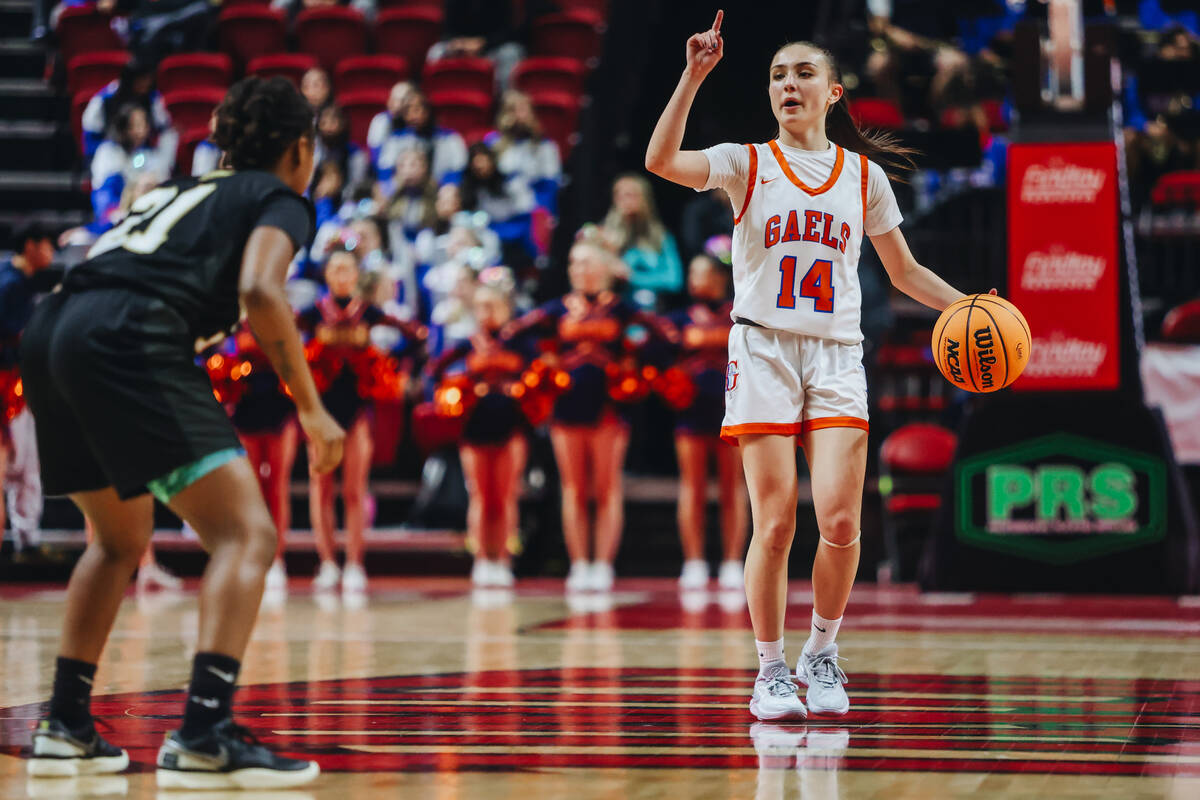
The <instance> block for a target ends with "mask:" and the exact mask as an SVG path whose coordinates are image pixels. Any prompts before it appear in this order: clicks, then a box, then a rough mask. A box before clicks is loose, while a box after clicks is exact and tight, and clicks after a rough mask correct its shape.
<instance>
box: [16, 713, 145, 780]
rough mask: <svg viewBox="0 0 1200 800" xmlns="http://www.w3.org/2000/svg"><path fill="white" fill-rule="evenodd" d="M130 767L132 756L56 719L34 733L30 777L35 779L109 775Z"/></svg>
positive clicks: (93, 734)
mask: <svg viewBox="0 0 1200 800" xmlns="http://www.w3.org/2000/svg"><path fill="white" fill-rule="evenodd" d="M128 766H129V754H128V753H126V752H125V751H124V750H122V749H121V748H119V747H113V746H112V745H111V744H109V743H108V742H106V741H105V740H104V737H102V736H101V735H100V734H98V733H96V729H95V728H94V727H93V728H91V729H89V730H88V731H86V732H81V731H72V730H71V729H70V728H68V727H67V726H66V725H64V724H63V723H61V722H59V721H58V720H56V719H44V720H42V721H41V722H39V723H38V726H37V729H36V730H34V732H33V755H32V756H30V758H29V762H28V767H27V768H28V770H29V774H30V776H32V777H35V778H73V777H76V776H78V775H107V774H111V773H114V772H120V771H122V770H123V769H125V768H126V767H128Z"/></svg>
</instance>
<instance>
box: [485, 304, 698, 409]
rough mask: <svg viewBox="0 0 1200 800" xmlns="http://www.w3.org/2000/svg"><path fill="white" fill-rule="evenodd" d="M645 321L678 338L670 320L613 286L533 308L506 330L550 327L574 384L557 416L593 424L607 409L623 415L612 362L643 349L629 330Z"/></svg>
mask: <svg viewBox="0 0 1200 800" xmlns="http://www.w3.org/2000/svg"><path fill="white" fill-rule="evenodd" d="M633 325H641V326H643V327H644V328H645V329H646V331H647V333H648V334H649V335H650V336H651V337H652V338H653V339H659V340H666V341H674V339H675V336H676V334H675V331H674V329H673V328H672V326H671V325H669V324H667V323H666V322H665V321H664V320H662V319H660V318H658V317H656V316H654V315H653V314H651V313H649V312H646V311H643V310H641V309H639V308H637V307H635V306H633V305H632V304H630V303H628V302H626V301H625V300H623V299H621V298H620V297H619V296H618V295H616V294H614V293H613V292H609V291H605V292H600V293H599V294H597V295H594V296H590V297H589V296H588V295H586V294H584V293H583V292H570V293H569V294H567V295H565V296H563V297H561V298H559V299H557V300H551V301H550V302H548V303H546V304H544V305H542V306H540V307H538V308H536V309H534V310H533V311H530V312H529V313H528V314H526V315H525V316H523V317H521V318H520V319H518V320H516V321H515V322H513V323H511V324H510V325H509V326H507V327H506V328H505V330H504V332H503V333H504V336H505V337H506V338H511V337H513V336H516V335H518V334H523V333H524V334H528V335H536V334H537V333H539V332H549V333H550V336H549V338H548V342H549V343H550V345H551V347H552V348H553V349H554V350H555V351H556V352H557V355H558V358H559V364H558V366H559V367H560V368H561V369H563V370H565V371H566V372H567V373H568V374H569V375H570V377H571V384H570V387H569V388H568V389H567V390H566V391H565V392H563V393H562V394H561V395H559V397H558V399H557V400H556V401H555V403H554V413H553V415H552V418H553V420H554V421H555V422H557V423H560V424H563V425H594V424H596V423H598V422H600V420H601V419H602V418H603V417H604V416H605V414H606V413H612V412H616V413H617V414H618V415H619V416H621V417H622V418H624V415H625V406H622V405H620V404H618V403H616V402H615V401H614V400H613V399H612V397H611V395H610V393H609V380H610V377H611V376H612V373H613V367H614V366H619V365H621V364H622V363H623V362H625V361H626V360H627V359H629V358H632V357H636V356H637V355H638V350H639V348H638V347H635V346H633V345H632V344H631V343H630V342H629V340H628V338H627V334H628V331H629V328H630V327H631V326H633Z"/></svg>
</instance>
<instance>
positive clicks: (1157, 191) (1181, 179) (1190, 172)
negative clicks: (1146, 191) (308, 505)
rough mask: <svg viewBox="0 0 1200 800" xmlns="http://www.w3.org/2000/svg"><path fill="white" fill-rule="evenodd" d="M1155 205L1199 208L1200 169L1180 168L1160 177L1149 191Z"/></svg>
mask: <svg viewBox="0 0 1200 800" xmlns="http://www.w3.org/2000/svg"><path fill="white" fill-rule="evenodd" d="M1150 201H1151V202H1152V203H1154V205H1156V206H1191V207H1194V208H1200V169H1181V170H1177V171H1175V172H1168V173H1167V174H1166V175H1163V176H1162V177H1160V178H1159V179H1158V180H1157V181H1156V182H1155V184H1154V189H1152V190H1151V192H1150Z"/></svg>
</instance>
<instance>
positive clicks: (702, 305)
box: [659, 237, 749, 590]
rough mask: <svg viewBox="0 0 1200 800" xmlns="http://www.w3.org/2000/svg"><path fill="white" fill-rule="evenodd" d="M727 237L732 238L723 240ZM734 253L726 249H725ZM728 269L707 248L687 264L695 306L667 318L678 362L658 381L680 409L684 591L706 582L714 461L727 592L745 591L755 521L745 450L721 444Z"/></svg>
mask: <svg viewBox="0 0 1200 800" xmlns="http://www.w3.org/2000/svg"><path fill="white" fill-rule="evenodd" d="M724 238H725V240H726V242H728V237H724ZM725 250H726V252H728V246H727V245H726V248H725ZM730 281H731V276H730V271H729V266H728V265H727V264H726V263H724V262H722V261H720V260H719V259H717V258H716V257H714V256H713V255H710V254H709V253H703V254H701V255H698V256H696V257H695V258H694V259H692V262H691V264H690V265H689V266H688V280H687V285H688V293H689V294H690V295H691V298H692V300H693V303H692V304H691V305H690V306H688V307H687V308H686V309H683V310H681V311H678V312H675V313H674V314H671V315H670V316H669V317H668V318H669V319H670V320H671V322H672V324H674V325H675V327H676V328H677V330H678V331H679V345H678V351H677V352H678V355H677V358H678V361H677V363H676V365H675V367H674V368H672V369H668V370H667V371H666V372H665V373H664V374H663V376H662V378H661V379H660V384H659V385H660V386H663V387H664V390H660V394H662V395H663V397H664V399H665V400H666V402H667V404H668V405H669V406H672V407H673V408H675V409H676V412H677V413H676V418H675V453H676V456H677V458H678V461H679V510H678V519H679V538H680V541H681V543H682V545H683V558H684V561H683V572H682V574H681V575H680V576H679V586H680V588H681V589H686V590H693V589H703V588H705V587H706V586H707V585H708V577H709V574H708V564H707V562H706V561H705V560H704V521H705V508H706V505H707V503H706V499H707V486H708V465H709V462H710V461H715V462H716V465H717V480H718V484H719V486H720V508H721V541H722V544H723V550H724V560H723V561H722V562H721V568H720V570H719V571H718V573H717V582H718V585H719V586H720V587H721V588H722V589H733V590H740V589H741V588H742V555H743V554H744V553H745V550H746V525H747V522H748V519H749V510H748V508H747V496H746V486H745V481H744V479H743V477H742V461H741V457H740V453H739V450H738V449H737V448H736V447H729V446H727V445H726V444H724V443H723V442H722V441H721V420H722V418H723V417H724V416H725V364H726V361H727V357H728V348H729V329H730V328H731V327H732V326H733V323H732V321H731V320H730V318H729V312H730V309H731V308H732V303H731V302H730V300H729V299H728V298H729V295H730V288H731V287H730Z"/></svg>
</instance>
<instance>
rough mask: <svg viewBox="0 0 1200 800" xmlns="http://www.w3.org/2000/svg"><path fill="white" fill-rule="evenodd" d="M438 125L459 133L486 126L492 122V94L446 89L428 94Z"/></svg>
mask: <svg viewBox="0 0 1200 800" xmlns="http://www.w3.org/2000/svg"><path fill="white" fill-rule="evenodd" d="M429 104H430V105H431V106H433V110H434V113H435V114H436V115H437V122H438V125H440V126H442V127H443V128H450V129H451V130H455V131H458V132H459V133H466V132H470V131H474V130H478V129H480V128H486V127H487V126H488V125H490V124H491V122H492V96H491V94H486V93H484V92H473V91H467V90H459V89H448V90H444V91H441V92H434V93H432V94H430V95H429Z"/></svg>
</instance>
